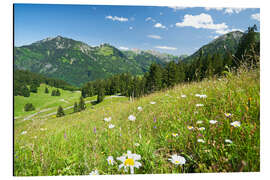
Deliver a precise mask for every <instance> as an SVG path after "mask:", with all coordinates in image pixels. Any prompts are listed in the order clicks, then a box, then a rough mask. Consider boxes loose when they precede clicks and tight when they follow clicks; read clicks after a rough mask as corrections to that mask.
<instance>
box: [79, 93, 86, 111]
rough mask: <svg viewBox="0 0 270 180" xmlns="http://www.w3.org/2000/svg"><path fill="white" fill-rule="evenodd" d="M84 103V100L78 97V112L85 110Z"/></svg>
mask: <svg viewBox="0 0 270 180" xmlns="http://www.w3.org/2000/svg"><path fill="white" fill-rule="evenodd" d="M85 108H86V107H85V103H84V99H83V97H82V96H81V97H80V102H79V107H78V110H79V111H82V110H85Z"/></svg>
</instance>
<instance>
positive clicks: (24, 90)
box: [21, 85, 30, 97]
mask: <svg viewBox="0 0 270 180" xmlns="http://www.w3.org/2000/svg"><path fill="white" fill-rule="evenodd" d="M21 95H22V96H24V97H29V96H30V91H29V89H28V88H27V86H26V85H22V88H21Z"/></svg>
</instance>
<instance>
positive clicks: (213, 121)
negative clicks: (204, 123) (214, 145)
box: [209, 120, 217, 124]
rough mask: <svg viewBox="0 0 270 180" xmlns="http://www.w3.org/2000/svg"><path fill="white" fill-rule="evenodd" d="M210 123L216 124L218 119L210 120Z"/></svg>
mask: <svg viewBox="0 0 270 180" xmlns="http://www.w3.org/2000/svg"><path fill="white" fill-rule="evenodd" d="M209 123H210V124H216V123H217V121H216V120H210V121H209Z"/></svg>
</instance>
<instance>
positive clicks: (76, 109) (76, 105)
mask: <svg viewBox="0 0 270 180" xmlns="http://www.w3.org/2000/svg"><path fill="white" fill-rule="evenodd" d="M78 111H79V109H78V104H77V102H75V103H74V106H73V112H78Z"/></svg>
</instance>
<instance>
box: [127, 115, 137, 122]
mask: <svg viewBox="0 0 270 180" xmlns="http://www.w3.org/2000/svg"><path fill="white" fill-rule="evenodd" d="M128 119H129V120H130V121H135V120H136V117H135V116H133V115H129V116H128Z"/></svg>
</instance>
